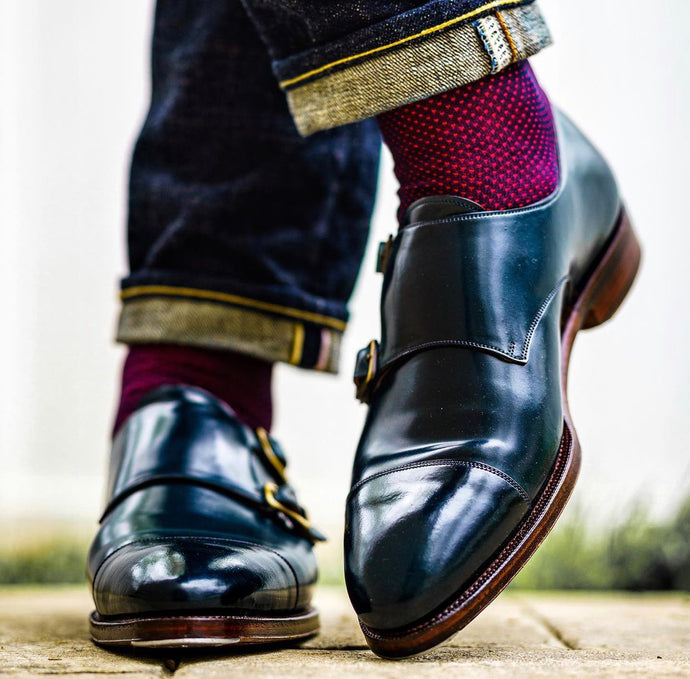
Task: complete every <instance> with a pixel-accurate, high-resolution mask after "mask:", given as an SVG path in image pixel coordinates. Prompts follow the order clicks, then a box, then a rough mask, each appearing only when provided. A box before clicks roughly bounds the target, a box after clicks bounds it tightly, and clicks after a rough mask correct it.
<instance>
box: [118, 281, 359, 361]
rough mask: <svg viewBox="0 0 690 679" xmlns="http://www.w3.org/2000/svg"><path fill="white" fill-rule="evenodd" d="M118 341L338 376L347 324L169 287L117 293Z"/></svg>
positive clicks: (260, 302) (248, 300)
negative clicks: (225, 353) (212, 352)
mask: <svg viewBox="0 0 690 679" xmlns="http://www.w3.org/2000/svg"><path fill="white" fill-rule="evenodd" d="M120 296H121V299H122V310H121V312H120V318H119V322H118V328H117V341H118V342H123V343H125V344H128V345H133V344H156V343H161V344H184V345H188V346H197V347H203V348H206V349H221V350H230V351H238V352H241V353H245V354H249V355H251V356H255V357H257V358H261V359H263V360H266V361H271V362H282V363H289V364H291V365H295V366H299V367H301V368H308V369H312V370H320V371H324V372H330V373H336V372H338V364H339V358H340V344H341V338H342V333H343V331H344V330H345V326H346V322H345V321H344V320H342V319H340V318H336V317H331V316H327V315H325V314H320V313H317V312H313V311H306V310H304V309H299V308H292V307H287V306H283V305H280V304H274V303H271V302H265V301H263V300H260V299H251V298H247V297H243V296H239V295H234V294H229V293H225V292H220V291H217V290H205V289H200V288H188V287H180V286H168V285H142V286H135V287H129V288H125V289H124V290H123V291H122V293H121V295H120Z"/></svg>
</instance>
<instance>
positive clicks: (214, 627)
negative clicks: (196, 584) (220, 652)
mask: <svg viewBox="0 0 690 679" xmlns="http://www.w3.org/2000/svg"><path fill="white" fill-rule="evenodd" d="M89 623H90V631H91V639H92V640H93V641H94V642H96V643H97V644H100V645H102V646H128V647H135V648H150V649H156V648H214V647H221V646H249V645H252V646H255V645H258V644H288V643H290V642H292V643H298V642H301V641H305V640H306V639H309V638H311V637H313V636H315V635H316V634H318V631H319V614H318V612H317V611H316V610H315V609H313V608H310V609H307V610H305V611H303V612H300V613H294V614H292V615H285V616H276V615H274V616H258V615H257V616H251V615H169V616H162V615H161V616H137V617H131V618H120V617H117V618H114V617H113V618H103V617H101V616H99V615H98V613H97V612H96V611H94V612H93V613H92V614H91V616H90V620H89Z"/></svg>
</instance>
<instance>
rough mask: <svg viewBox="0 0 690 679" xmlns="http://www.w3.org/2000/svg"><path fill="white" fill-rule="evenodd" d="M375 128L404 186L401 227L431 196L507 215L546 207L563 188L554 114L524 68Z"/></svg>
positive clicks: (392, 116) (432, 100) (412, 108)
mask: <svg viewBox="0 0 690 679" xmlns="http://www.w3.org/2000/svg"><path fill="white" fill-rule="evenodd" d="M377 120H378V124H379V128H380V129H381V134H382V135H383V140H384V142H385V143H386V145H387V146H388V148H389V149H390V151H391V153H392V155H393V160H394V161H395V174H396V176H397V178H398V181H399V182H400V190H399V192H398V195H399V196H400V210H399V212H398V218H399V219H400V221H401V222H402V218H403V216H404V214H405V211H406V210H407V208H408V206H409V205H410V204H411V203H412V202H414V201H415V200H417V199H419V198H424V197H427V196H439V195H456V196H462V197H463V198H467V199H469V200H472V201H474V202H475V203H479V204H480V205H481V206H482V207H484V208H486V209H487V210H506V209H510V208H516V207H523V206H525V205H529V204H530V203H534V202H536V201H538V200H541V199H542V198H545V197H546V196H548V195H549V194H550V193H552V192H553V191H554V189H555V188H556V186H557V184H558V149H557V143H556V132H555V128H554V121H553V115H552V112H551V106H550V104H549V100H548V99H547V97H546V95H545V94H544V91H543V90H542V89H541V87H540V86H539V83H538V82H537V79H536V77H535V75H534V72H533V71H532V68H531V66H530V65H529V64H528V63H527V62H526V61H522V62H519V63H517V64H513V65H512V66H510V67H508V68H506V69H505V70H503V71H501V72H500V73H498V74H496V75H494V76H490V77H488V78H484V79H483V80H479V81H477V82H474V83H471V84H469V85H466V86H464V87H460V88H458V89H455V90H450V91H449V92H444V93H442V94H438V95H435V96H433V97H429V98H428V99H424V100H423V101H418V102H414V103H412V104H408V105H406V106H401V107H400V108H396V109H394V110H392V111H387V112H386V113H382V114H381V115H379V116H378V117H377Z"/></svg>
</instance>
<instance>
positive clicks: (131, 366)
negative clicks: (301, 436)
mask: <svg viewBox="0 0 690 679" xmlns="http://www.w3.org/2000/svg"><path fill="white" fill-rule="evenodd" d="M272 372H273V364H272V363H268V362H267V361H262V360H260V359H258V358H253V357H252V356H247V355H246V354H239V353H236V352H234V351H219V350H214V349H199V348H196V347H189V346H178V345H172V344H141V345H136V346H132V347H130V348H129V353H128V354H127V359H126V361H125V365H124V369H123V371H122V392H121V396H120V406H119V408H118V413H117V416H116V418H115V426H114V432H117V431H118V429H119V428H120V426H121V425H122V424H123V422H124V421H125V420H126V419H127V418H128V417H129V416H130V415H131V414H132V413H133V412H134V411H135V410H136V409H137V408H138V407H139V404H140V403H141V400H142V399H143V397H144V396H146V394H148V393H149V392H150V391H151V390H153V389H156V388H157V387H162V386H164V385H170V384H184V385H187V386H192V387H200V388H201V389H205V390H206V391H209V392H210V393H212V394H213V395H214V396H215V397H216V398H219V399H221V400H222V401H225V403H227V404H228V405H229V406H230V407H231V408H232V409H233V410H234V411H235V413H236V414H237V417H238V418H239V419H240V420H242V422H244V423H245V424H247V425H248V426H250V427H253V428H256V427H264V428H265V429H267V430H268V429H270V428H271V419H272V416H273V405H272V401H271V376H272Z"/></svg>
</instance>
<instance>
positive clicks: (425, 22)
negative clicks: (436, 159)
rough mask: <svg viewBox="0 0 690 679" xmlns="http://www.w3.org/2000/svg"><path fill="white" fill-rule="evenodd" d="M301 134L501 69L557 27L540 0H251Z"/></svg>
mask: <svg viewBox="0 0 690 679" xmlns="http://www.w3.org/2000/svg"><path fill="white" fill-rule="evenodd" d="M242 1H243V3H244V5H245V7H246V8H247V11H248V12H249V13H250V15H251V16H252V18H253V20H254V22H255V24H256V25H257V27H258V28H259V31H260V33H261V35H262V37H263V39H264V41H265V42H266V44H267V46H268V49H269V51H270V53H271V57H272V59H273V69H274V72H275V74H276V77H277V78H278V80H279V82H280V84H281V87H283V89H285V90H286V92H287V96H288V102H289V104H290V109H291V111H292V114H293V117H294V118H295V123H296V124H297V127H298V128H299V130H300V132H301V133H302V134H305V135H307V134H311V133H313V132H316V131H318V130H323V129H328V128H331V127H335V126H338V125H344V124H347V123H351V122H354V121H357V120H362V119H365V118H368V117H370V116H373V115H376V114H377V113H381V112H382V111H387V110H390V109H391V108H396V107H398V106H402V105H404V104H409V103H410V102H412V101H418V100H420V99H424V98H426V97H429V96H431V95H433V94H438V93H440V92H443V91H445V90H448V89H451V88H453V87H459V86H462V85H466V84H467V83H469V82H472V81H474V80H478V79H479V78H482V77H485V76H487V75H489V74H490V73H495V72H497V70H500V69H501V68H505V66H507V65H509V64H511V63H513V62H515V61H519V60H521V59H526V58H528V57H530V56H532V55H533V54H536V53H537V52H538V51H539V50H540V49H542V48H543V47H545V46H546V45H548V44H549V43H550V35H549V32H548V29H547V27H546V24H545V23H544V21H543V19H542V17H541V13H540V12H539V10H538V9H537V8H536V6H535V4H534V0H431V1H430V2H413V1H412V0H393V1H385V0H374V1H364V0H360V1H359V2H344V1H343V0H335V1H332V2H326V3H325V2H319V0H287V1H286V0H242Z"/></svg>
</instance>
